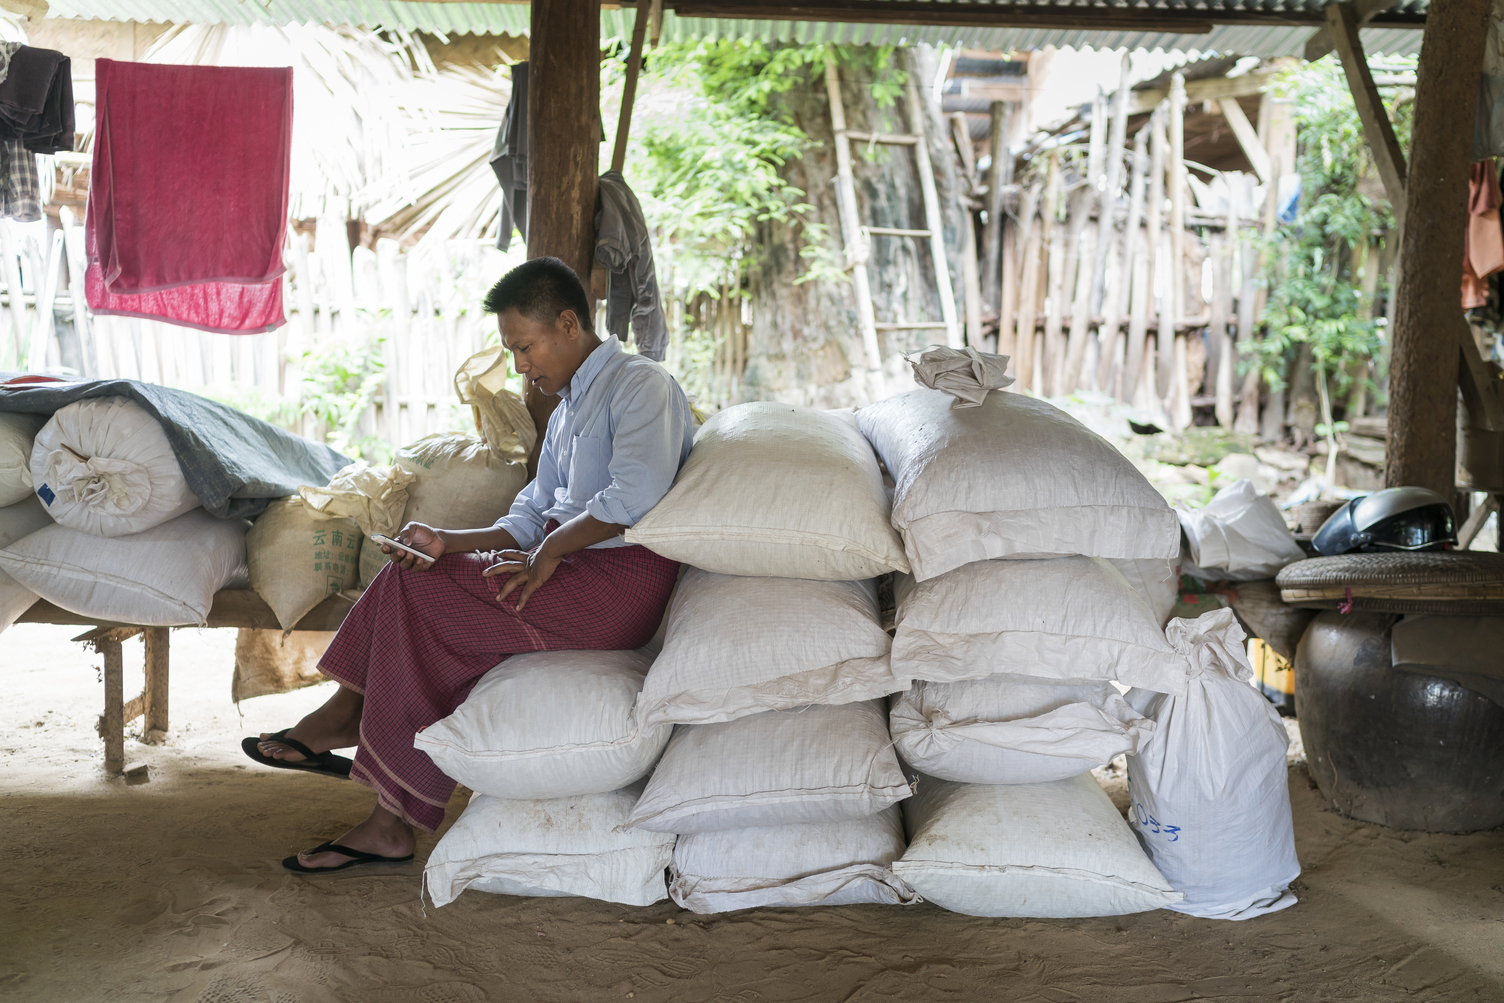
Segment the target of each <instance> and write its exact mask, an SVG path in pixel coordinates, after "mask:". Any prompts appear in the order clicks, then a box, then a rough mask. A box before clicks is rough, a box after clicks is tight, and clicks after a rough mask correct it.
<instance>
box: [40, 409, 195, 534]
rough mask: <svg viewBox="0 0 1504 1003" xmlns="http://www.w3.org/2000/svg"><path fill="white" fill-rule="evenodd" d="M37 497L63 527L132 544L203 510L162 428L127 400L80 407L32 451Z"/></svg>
mask: <svg viewBox="0 0 1504 1003" xmlns="http://www.w3.org/2000/svg"><path fill="white" fill-rule="evenodd" d="M31 479H32V481H33V483H34V484H35V485H36V493H37V497H39V498H41V499H42V503H43V504H44V505H46V506H47V512H48V513H49V514H50V515H51V516H52V518H53V519H54V520H55V521H56V522H57V523H58V525H60V526H67V527H68V528H69V529H76V530H79V531H80V532H83V533H88V534H89V535H91V536H128V535H130V534H132V533H140V532H143V531H144V530H148V529H151V528H152V527H154V526H160V525H162V524H163V523H164V522H167V521H168V520H169V519H176V518H177V517H178V516H180V515H182V514H184V513H185V512H188V511H191V510H192V509H195V508H198V505H199V501H198V497H197V496H196V495H194V493H193V492H192V491H191V490H189V488H188V482H187V481H186V480H185V479H184V478H183V470H182V468H181V467H179V466H178V461H177V457H176V456H174V455H173V452H172V445H171V443H169V442H168V441H167V433H166V432H164V431H162V426H161V425H160V424H159V423H158V422H157V419H155V418H153V417H152V416H151V415H150V414H148V413H147V411H146V409H145V408H143V407H142V406H141V405H139V404H137V403H136V402H135V401H133V400H129V399H127V398H124V397H97V398H91V399H88V400H81V401H74V402H73V403H72V404H69V405H68V406H67V407H63V408H59V409H58V411H57V413H56V414H54V415H53V416H52V419H51V420H50V421H48V422H47V424H45V425H43V426H42V429H41V431H39V432H38V433H37V437H36V442H35V444H33V446H32V448H31Z"/></svg>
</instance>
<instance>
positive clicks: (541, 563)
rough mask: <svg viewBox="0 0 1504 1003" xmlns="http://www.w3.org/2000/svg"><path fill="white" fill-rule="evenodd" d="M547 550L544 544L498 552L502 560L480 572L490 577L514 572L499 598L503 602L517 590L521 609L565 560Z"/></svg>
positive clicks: (498, 595) (497, 597)
mask: <svg viewBox="0 0 1504 1003" xmlns="http://www.w3.org/2000/svg"><path fill="white" fill-rule="evenodd" d="M548 550H549V548H548V547H547V546H546V545H545V546H542V547H539V548H538V549H537V550H536V551H535V552H533V553H531V554H529V553H526V552H525V551H521V550H503V551H501V553H500V555H499V556H500V557H502V558H503V560H501V561H498V562H497V563H496V564H493V565H491V566H490V567H489V568H487V569H486V570H485V571H483V572H481V574H482V575H485V576H486V577H487V578H489V577H491V576H493V575H506V574H510V575H511V576H512V577H511V578H510V579H508V580H507V583H506V584H505V585H503V586H502V587H501V591H500V592H498V593H497V594H496V601H497V602H501V601H502V600H503V599H505V598H506V597H507V596H509V595H511V594H512V593H513V592H516V593H517V612H519V613H520V612H522V608H523V607H524V606H526V605H527V600H528V597H529V596H531V595H532V594H533V593H534V592H536V591H538V590H539V589H540V588H542V587H543V583H544V582H547V581H548V580H549V579H550V578H551V577H553V573H554V571H555V570H556V569H557V568H558V567H559V562H560V561H562V560H563V558H562V557H555V556H553V555H552V554H550V553H549V552H548ZM519 590H520V591H519Z"/></svg>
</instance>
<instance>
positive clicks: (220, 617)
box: [16, 589, 355, 773]
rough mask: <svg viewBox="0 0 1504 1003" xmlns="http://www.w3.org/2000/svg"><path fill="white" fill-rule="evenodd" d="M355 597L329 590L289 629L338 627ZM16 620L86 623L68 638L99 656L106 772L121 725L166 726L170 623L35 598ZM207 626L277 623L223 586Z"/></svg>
mask: <svg viewBox="0 0 1504 1003" xmlns="http://www.w3.org/2000/svg"><path fill="white" fill-rule="evenodd" d="M354 605H355V600H354V599H351V598H350V597H348V596H347V595H345V594H343V593H342V594H339V595H332V596H330V597H329V598H328V599H325V600H324V601H323V602H321V603H319V605H317V606H315V607H314V608H313V609H312V610H310V611H309V612H308V614H307V615H306V616H304V617H303V619H301V620H299V621H298V624H297V626H296V627H294V628H293V629H294V630H325V631H327V630H338V629H339V626H340V624H342V623H344V622H345V614H347V613H349V612H350V607H352V606H354ZM16 622H17V623H50V624H59V625H63V626H69V627H90V628H92V629H90V630H88V631H86V632H85V633H83V634H80V635H79V636H78V637H75V638H74V639H73V640H75V641H81V642H83V643H84V644H87V645H90V646H91V647H93V649H94V650H95V651H97V652H99V653H100V654H101V655H103V656H104V713H103V714H101V715H100V717H99V723H98V725H97V726H96V727H97V730H98V732H99V737H100V738H102V739H104V768H105V770H106V771H107V772H110V773H119V772H120V771H121V770H123V769H125V726H126V725H127V724H130V723H131V722H132V721H134V720H136V719H137V718H144V719H145V720H144V721H143V722H142V728H141V730H142V733H143V735H144V736H145V737H147V738H151V737H152V732H166V731H167V677H168V640H167V638H168V631H169V630H171V629H172V628H170V627H140V626H137V625H135V624H128V623H112V622H110V621H107V620H100V619H99V618H98V617H87V616H80V615H78V614H77V613H70V612H68V611H67V610H65V609H59V608H58V607H56V606H54V605H52V603H50V602H47V601H46V600H45V599H39V600H37V602H36V603H35V604H34V605H33V606H32V607H31V608H30V609H29V610H27V611H26V612H25V613H23V614H21V616H20V617H18V618H17V619H16ZM208 626H210V627H237V628H238V627H249V628H251V629H253V630H278V629H280V628H281V625H280V624H279V623H277V617H276V615H275V614H273V613H272V610H271V607H270V606H268V605H267V604H266V602H265V601H264V600H262V598H261V597H260V596H259V595H257V594H256V593H255V591H254V590H252V589H225V590H224V591H221V592H217V593H215V595H214V605H213V607H212V608H211V609H210V610H209V616H208ZM137 635H140V636H141V640H142V643H143V644H144V645H145V647H146V685H145V687H144V688H143V689H142V692H141V695H140V696H137V697H132V698H131V699H130V700H126V699H125V692H124V691H125V678H124V677H125V671H124V670H125V661H124V652H123V650H122V645H123V643H124V642H125V641H128V640H130V639H131V638H133V637H135V636H137Z"/></svg>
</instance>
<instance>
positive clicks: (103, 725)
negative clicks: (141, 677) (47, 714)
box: [94, 638, 125, 773]
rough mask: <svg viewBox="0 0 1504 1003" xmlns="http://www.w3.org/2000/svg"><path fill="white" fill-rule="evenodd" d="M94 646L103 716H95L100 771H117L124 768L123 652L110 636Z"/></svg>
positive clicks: (118, 642)
mask: <svg viewBox="0 0 1504 1003" xmlns="http://www.w3.org/2000/svg"><path fill="white" fill-rule="evenodd" d="M94 648H95V650H96V651H98V652H99V653H100V654H101V655H103V656H104V716H103V717H101V718H100V719H99V736H100V737H101V738H103V739H104V770H105V772H106V773H119V772H120V771H121V770H123V769H125V654H124V652H122V651H121V650H120V641H119V640H117V639H114V638H105V639H101V640H100V641H98V642H97V643H96V644H95V646H94Z"/></svg>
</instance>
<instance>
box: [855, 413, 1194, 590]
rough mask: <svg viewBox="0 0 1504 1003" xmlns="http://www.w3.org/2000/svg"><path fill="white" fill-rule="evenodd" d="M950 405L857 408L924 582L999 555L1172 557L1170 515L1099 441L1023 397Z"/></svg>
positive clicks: (1175, 534)
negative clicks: (885, 470)
mask: <svg viewBox="0 0 1504 1003" xmlns="http://www.w3.org/2000/svg"><path fill="white" fill-rule="evenodd" d="M952 402H953V398H951V397H950V396H949V395H947V394H943V393H941V392H940V391H938V390H915V391H912V392H910V393H906V394H901V395H899V396H897V397H890V398H889V399H887V400H885V401H879V402H878V403H876V404H873V405H871V406H869V407H864V408H861V409H860V410H858V411H857V413H856V420H857V424H858V425H859V426H860V427H861V430H862V433H863V434H864V435H866V436H867V439H868V440H869V441H870V442H871V443H872V446H873V448H874V449H876V450H877V455H878V456H880V457H882V460H883V463H885V464H886V465H887V467H888V473H889V474H891V475H892V477H893V480H894V482H895V483H896V484H897V490H896V491H895V492H894V495H893V526H894V528H896V529H897V530H898V531H899V532H900V533H902V534H903V542H904V550H905V551H906V552H907V554H908V557H909V563H910V565H912V567H913V571H914V576H915V577H916V578H918V579H919V580H920V581H924V580H926V579H929V578H934V577H935V576H937V575H942V574H944V573H945V572H947V571H949V570H951V569H952V568H957V567H960V566H961V565H963V564H967V563H969V562H971V561H984V560H988V559H989V558H996V557H1054V556H1063V555H1068V554H1085V555H1088V556H1091V557H1135V558H1159V559H1161V560H1170V559H1173V558H1174V557H1176V556H1177V554H1178V553H1179V551H1180V527H1179V525H1178V524H1177V522H1176V520H1175V513H1174V512H1173V511H1171V509H1170V506H1169V504H1168V503H1167V502H1166V501H1165V500H1164V498H1163V496H1161V495H1160V493H1159V492H1158V491H1156V490H1155V489H1154V487H1153V485H1151V484H1150V483H1149V482H1148V481H1147V480H1146V479H1145V478H1144V475H1143V474H1141V473H1139V472H1138V470H1137V469H1135V468H1134V466H1133V464H1132V463H1131V462H1129V460H1128V459H1127V458H1126V457H1125V456H1123V454H1122V453H1120V452H1118V451H1117V449H1115V448H1114V447H1113V445H1112V444H1111V443H1110V442H1108V441H1107V440H1106V439H1103V438H1102V437H1101V436H1099V435H1097V434H1096V433H1094V432H1092V431H1090V430H1089V429H1087V428H1086V426H1084V425H1082V424H1081V423H1080V422H1078V421H1076V420H1075V419H1074V418H1072V417H1070V416H1069V415H1067V414H1066V413H1065V412H1064V411H1061V410H1060V409H1059V408H1057V407H1055V406H1053V405H1051V404H1048V403H1046V402H1044V401H1042V400H1036V399H1035V398H1033V397H1026V396H1024V395H1023V394H1008V393H992V394H988V395H987V398H986V399H985V400H984V401H983V402H982V403H981V404H980V405H978V406H977V407H960V408H958V407H952V406H951V404H952Z"/></svg>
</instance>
